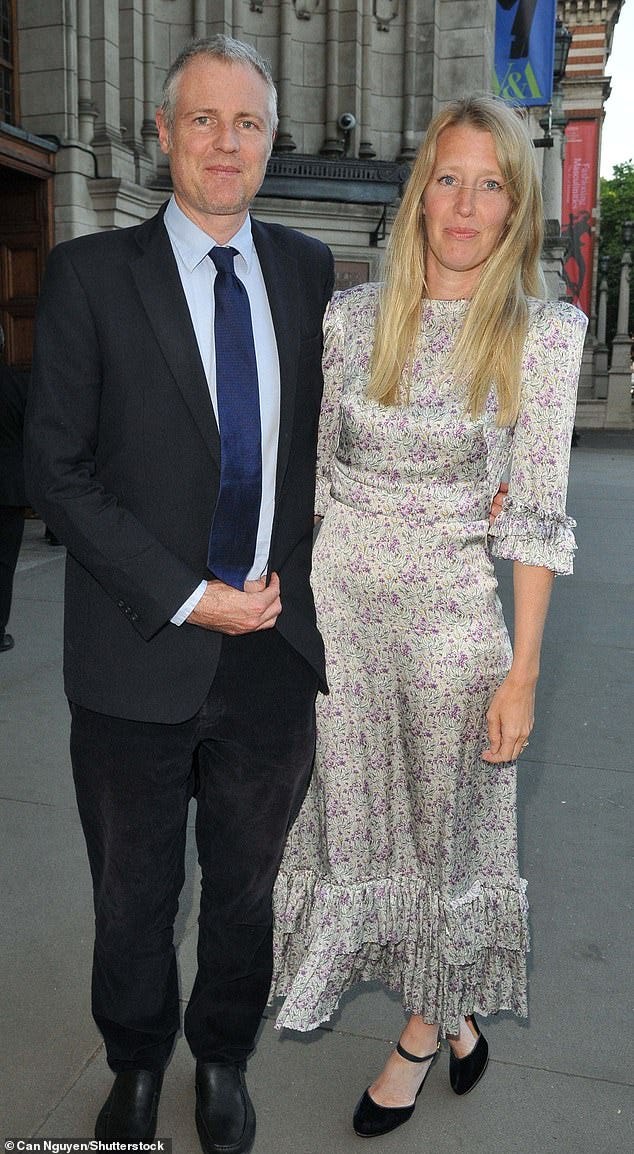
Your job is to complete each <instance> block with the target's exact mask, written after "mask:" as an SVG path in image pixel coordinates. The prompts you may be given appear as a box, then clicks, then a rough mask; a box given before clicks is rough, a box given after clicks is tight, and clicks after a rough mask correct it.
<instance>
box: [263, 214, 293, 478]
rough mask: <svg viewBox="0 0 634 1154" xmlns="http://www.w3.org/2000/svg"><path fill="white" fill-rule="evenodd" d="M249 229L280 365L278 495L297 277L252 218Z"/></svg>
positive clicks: (289, 422) (288, 415) (287, 437)
mask: <svg viewBox="0 0 634 1154" xmlns="http://www.w3.org/2000/svg"><path fill="white" fill-rule="evenodd" d="M251 227H252V232H253V241H254V243H255V248H256V252H257V254H258V258H259V261H260V265H261V267H262V274H263V276H264V283H265V285H266V292H267V296H268V299H269V305H270V308H271V316H272V318H273V328H274V329H275V338H276V341H277V355H278V358H279V364H280V432H279V442H278V451H277V475H276V493H279V491H280V489H281V486H282V483H283V480H284V476H285V473H286V467H287V465H288V454H289V450H290V447H291V439H292V432H293V420H294V415H295V401H296V392H297V360H298V356H299V340H300V318H299V304H298V302H299V299H300V297H299V274H298V270H297V264H296V262H295V260H294V259H293V258H292V257H290V256H289V255H288V253H287V251H286V249H285V248H284V246H283V245H282V244H280V243H279V241H278V240H277V238H274V237H273V236H272V235H271V233H270V232H269V230H268V229H267V227H266V225H264V224H261V223H260V221H257V220H253V218H252V219H251Z"/></svg>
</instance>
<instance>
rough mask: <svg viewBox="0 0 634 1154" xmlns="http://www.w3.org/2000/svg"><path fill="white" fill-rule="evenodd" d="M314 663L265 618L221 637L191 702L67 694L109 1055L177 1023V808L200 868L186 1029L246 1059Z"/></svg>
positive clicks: (97, 1004) (311, 735)
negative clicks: (162, 710)
mask: <svg viewBox="0 0 634 1154" xmlns="http://www.w3.org/2000/svg"><path fill="white" fill-rule="evenodd" d="M316 691H317V678H316V675H315V673H314V672H313V670H312V669H311V668H310V666H309V665H308V664H307V662H305V661H304V659H303V658H302V657H300V656H299V655H298V654H297V653H296V652H295V651H294V650H293V649H291V647H290V646H289V645H288V644H287V642H286V641H285V640H284V639H283V638H282V637H281V635H280V634H279V633H278V632H277V630H264V631H262V632H259V633H252V634H248V635H246V636H243V637H224V638H223V643H222V652H221V658H220V664H219V666H218V671H217V673H216V676H215V678H214V683H213V686H212V688H211V690H210V693H209V695H208V697H207V699H206V701H205V703H204V705H203V707H202V708H201V709H200V711H199V712H198V713H197V714H196V716H195V717H193V718H192V719H191V720H189V721H186V722H183V723H180V724H178V725H161V724H154V723H145V722H138V721H126V720H122V719H119V718H113V717H108V716H105V715H103V714H99V713H93V712H92V711H90V710H87V709H84V708H83V707H81V706H78V705H75V704H72V703H71V716H72V725H71V755H72V762H73V774H74V779H75V788H76V793H77V801H78V806H79V813H80V817H81V821H82V825H83V829H84V834H85V838H86V844H87V847H88V856H89V859H90V866H91V871H92V877H93V886H94V902H95V922H96V929H95V951H94V963H93V984H92V1001H93V1014H94V1017H95V1021H96V1023H97V1025H98V1027H99V1029H100V1030H101V1032H102V1034H103V1037H104V1039H105V1042H106V1051H107V1055H108V1062H109V1064H110V1066H111V1067H112V1069H113V1070H115V1071H120V1070H124V1069H129V1068H136V1067H141V1068H145V1069H162V1068H163V1067H164V1066H165V1063H166V1062H167V1060H168V1058H169V1055H170V1053H171V1049H172V1046H173V1042H174V1037H175V1035H176V1032H177V1030H178V1028H179V1024H180V1013H179V991H178V980H177V971H176V958H175V951H174V944H173V926H174V919H175V916H176V913H177V909H178V897H179V893H180V891H181V889H182V886H183V881H184V850H185V834H186V822H187V810H188V804H189V801H190V799H191V797H192V796H193V795H194V793H195V795H196V802H197V814H196V840H197V846H198V857H199V861H200V865H201V870H202V890H201V903H200V917H199V932H198V974H197V977H196V981H195V984H194V989H193V991H192V995H191V998H190V1001H189V1005H188V1007H187V1010H186V1013H185V1034H186V1037H187V1040H188V1042H189V1045H190V1047H191V1050H192V1052H193V1054H194V1055H195V1057H196V1058H198V1059H200V1060H202V1061H216V1062H244V1061H245V1060H246V1058H247V1057H248V1055H249V1053H250V1052H251V1050H252V1049H253V1044H254V1040H255V1035H256V1033H257V1030H258V1027H259V1024H260V1019H261V1016H262V1012H263V1010H264V1007H265V1005H266V1001H267V997H268V992H269V987H270V981H271V971H272V913H271V894H272V890H273V884H274V882H275V877H276V875H277V871H278V868H279V864H280V859H281V856H282V852H283V848H284V843H285V840H286V835H287V833H288V830H289V828H290V826H291V824H292V822H293V821H294V819H295V817H296V816H297V813H298V811H299V808H300V806H301V803H302V800H303V798H304V795H305V792H306V788H307V786H308V781H309V778H310V773H311V768H312V761H313V754H314V744H315V714H314V706H315V697H316Z"/></svg>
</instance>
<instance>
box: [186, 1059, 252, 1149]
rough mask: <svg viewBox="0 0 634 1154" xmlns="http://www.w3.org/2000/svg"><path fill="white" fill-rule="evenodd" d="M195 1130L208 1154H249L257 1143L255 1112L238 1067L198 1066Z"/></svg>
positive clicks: (219, 1063)
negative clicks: (255, 1142)
mask: <svg viewBox="0 0 634 1154" xmlns="http://www.w3.org/2000/svg"><path fill="white" fill-rule="evenodd" d="M196 1128H197V1130H198V1137H199V1138H200V1144H201V1146H202V1148H203V1150H204V1151H205V1154H247V1152H248V1151H249V1150H250V1149H251V1147H252V1146H253V1143H254V1141H255V1110H254V1109H253V1103H252V1102H251V1099H250V1097H249V1091H248V1090H247V1084H246V1081H245V1077H244V1072H243V1070H242V1068H241V1067H240V1066H239V1065H237V1064H236V1065H229V1064H223V1063H221V1062H198V1063H197V1065H196Z"/></svg>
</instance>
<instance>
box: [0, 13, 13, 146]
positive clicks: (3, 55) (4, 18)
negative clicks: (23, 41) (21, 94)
mask: <svg viewBox="0 0 634 1154" xmlns="http://www.w3.org/2000/svg"><path fill="white" fill-rule="evenodd" d="M14 37H15V0H0V121H4V122H5V124H15V123H16V91H15V39H14Z"/></svg>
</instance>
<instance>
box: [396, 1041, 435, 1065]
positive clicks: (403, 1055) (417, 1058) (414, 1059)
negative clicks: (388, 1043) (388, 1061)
mask: <svg viewBox="0 0 634 1154" xmlns="http://www.w3.org/2000/svg"><path fill="white" fill-rule="evenodd" d="M439 1049H440V1042H438V1044H437V1046H436V1049H435V1050H434V1052H433V1053H432V1054H425V1055H424V1056H423V1057H422V1058H421V1057H420V1056H419V1055H418V1054H410V1052H409V1050H404V1049H403V1047H402V1046H401V1043H400V1042H397V1043H396V1053H397V1054H400V1055H401V1058H406V1059H407V1061H408V1062H428V1061H429V1059H430V1058H435V1057H436V1054H437V1053H438V1051H439Z"/></svg>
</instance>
